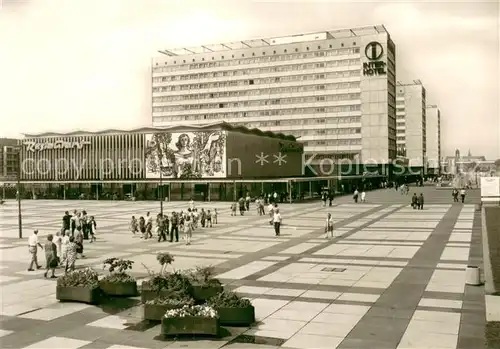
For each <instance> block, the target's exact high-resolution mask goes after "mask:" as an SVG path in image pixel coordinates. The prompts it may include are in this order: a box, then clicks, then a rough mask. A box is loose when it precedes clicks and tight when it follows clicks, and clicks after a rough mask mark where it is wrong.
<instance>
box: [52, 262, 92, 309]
mask: <svg viewBox="0 0 500 349" xmlns="http://www.w3.org/2000/svg"><path fill="white" fill-rule="evenodd" d="M99 296H100V289H99V274H97V272H95V271H94V270H92V269H91V268H86V269H83V270H81V269H80V270H74V271H70V272H68V273H66V274H64V275H62V276H60V277H59V278H57V287H56V298H57V299H58V300H59V301H69V302H82V303H90V304H96V303H98V301H99Z"/></svg>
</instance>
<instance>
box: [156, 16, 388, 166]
mask: <svg viewBox="0 0 500 349" xmlns="http://www.w3.org/2000/svg"><path fill="white" fill-rule="evenodd" d="M159 52H161V53H162V54H163V55H162V56H160V57H158V58H155V59H153V61H152V102H153V106H152V121H153V126H155V127H163V126H170V125H175V124H179V123H185V124H187V125H199V124H203V123H206V122H215V121H225V122H228V123H230V124H232V125H239V126H245V127H248V128H258V129H260V130H263V131H272V132H280V133H285V134H291V135H294V136H295V137H297V139H298V140H299V141H300V142H301V143H303V145H304V153H305V159H306V162H307V164H312V165H314V166H318V165H321V166H320V167H322V168H323V170H325V169H326V168H327V167H328V166H326V165H331V168H334V167H335V168H340V167H339V166H337V165H338V164H339V163H342V162H343V161H345V160H350V161H351V162H355V163H358V164H365V165H374V166H375V167H377V168H380V166H381V165H382V166H384V167H389V166H390V164H391V162H392V161H393V159H395V158H396V86H395V85H396V78H395V73H396V66H395V62H396V50H395V45H394V43H393V41H392V40H391V38H390V35H389V33H388V32H387V30H386V29H385V28H384V26H371V27H363V28H353V29H343V30H336V31H325V32H319V33H313V34H303V35H293V36H286V37H276V38H266V39H258V40H245V41H240V42H233V43H223V44H217V45H206V46H201V47H196V48H183V49H175V50H164V51H159ZM331 168H330V169H329V170H328V171H329V173H328V175H332V174H335V173H334V172H332V171H331ZM363 168H365V167H364V166H363Z"/></svg>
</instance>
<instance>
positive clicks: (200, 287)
mask: <svg viewBox="0 0 500 349" xmlns="http://www.w3.org/2000/svg"><path fill="white" fill-rule="evenodd" d="M214 271H215V268H214V267H212V266H208V267H196V269H195V270H192V271H190V272H189V274H188V275H189V278H190V280H191V285H192V286H193V290H192V295H193V298H194V299H195V301H196V302H197V303H204V302H206V301H207V300H208V299H209V298H212V297H214V296H216V295H217V294H219V293H220V292H222V291H223V290H224V289H223V288H222V284H221V283H220V281H219V280H217V279H215V278H213V275H214Z"/></svg>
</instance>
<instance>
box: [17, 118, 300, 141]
mask: <svg viewBox="0 0 500 349" xmlns="http://www.w3.org/2000/svg"><path fill="white" fill-rule="evenodd" d="M213 128H219V129H222V130H225V131H233V132H240V133H245V134H253V135H256V136H261V137H271V138H278V139H283V140H287V141H292V142H296V141H297V139H296V138H295V137H294V136H292V135H285V134H283V133H275V132H271V131H261V130H259V129H257V128H252V129H250V128H247V127H244V126H233V125H231V124H229V123H227V122H225V121H221V122H214V123H210V124H202V125H182V124H180V125H171V126H167V127H140V128H136V129H132V130H118V129H106V130H102V131H83V130H77V131H72V132H67V133H59V132H44V133H38V134H27V133H25V134H24V137H25V138H41V137H58V136H93V135H106V134H116V133H153V132H159V131H172V132H174V131H178V130H186V129H190V130H193V131H203V130H207V129H213Z"/></svg>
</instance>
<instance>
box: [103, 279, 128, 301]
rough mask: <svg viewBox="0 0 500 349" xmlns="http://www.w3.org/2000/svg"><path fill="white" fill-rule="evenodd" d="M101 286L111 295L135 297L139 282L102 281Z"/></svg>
mask: <svg viewBox="0 0 500 349" xmlns="http://www.w3.org/2000/svg"><path fill="white" fill-rule="evenodd" d="M99 287H100V288H101V290H102V291H103V292H104V293H105V294H107V295H109V296H118V297H134V296H137V294H138V292H137V282H135V281H129V282H108V281H100V282H99Z"/></svg>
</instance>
